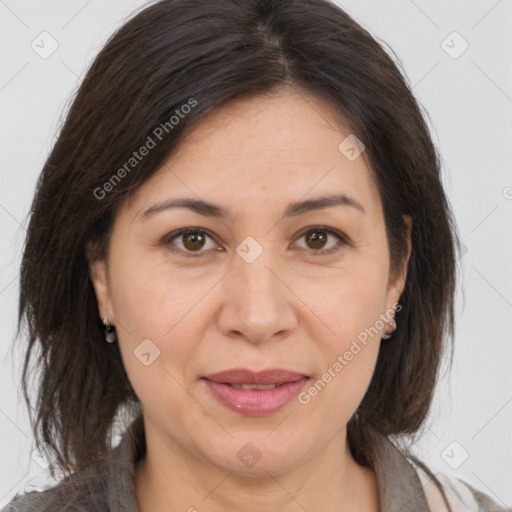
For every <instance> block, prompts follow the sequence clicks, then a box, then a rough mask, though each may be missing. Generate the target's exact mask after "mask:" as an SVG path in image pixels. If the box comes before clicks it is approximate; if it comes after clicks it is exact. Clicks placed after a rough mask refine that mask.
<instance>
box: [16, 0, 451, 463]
mask: <svg viewBox="0 0 512 512" xmlns="http://www.w3.org/2000/svg"><path fill="white" fill-rule="evenodd" d="M286 87H287V88H291V89H292V90H293V91H294V92H296V93H298V94H301V95H304V96H306V95H314V96H315V97H317V98H320V99H322V100H323V101H325V102H326V103H327V104H328V105H329V106H330V108H331V109H332V112H333V116H338V117H339V119H343V120H344V121H345V122H346V124H347V125H348V126H350V129H351V131H352V133H354V134H355V135H356V136H357V137H358V138H359V139H360V140H361V141H363V143H364V144H365V146H366V151H365V158H367V159H368V161H369V163H370V165H371V169H372V173H373V175H374V179H375V180H376V183H377V185H378V188H379V190H380V194H381V199H382V204H383V210H384V217H385V223H386V232H387V238H388V246H389V251H390V261H391V271H392V272H395V271H396V270H397V269H398V268H399V267H400V263H401V262H403V261H404V257H405V256H406V251H407V248H406V230H405V226H404V223H403V217H402V216H403V215H404V214H409V215H410V216H411V217H412V219H413V229H412V252H411V257H410V260H409V264H408V277H407V281H406V285H405V289H404V292H403V294H402V296H401V299H400V304H401V306H402V309H401V310H400V312H399V313H398V315H397V325H398V328H397V330H396V332H395V334H394V335H393V338H392V340H390V341H389V342H387V343H385V344H384V343H382V344H381V348H380V353H379V356H378V361H377V366H376V370H375V374H374V376H373V379H372V381H371V384H370V386H369V388H368V390H367V393H366V395H365V397H364V399H363V401H362V403H361V405H360V407H359V409H358V414H357V415H356V416H355V417H354V418H353V419H352V420H351V421H350V423H349V425H348V438H349V442H350V447H351V450H352V453H353V455H354V458H355V459H356V460H357V461H358V462H359V463H360V464H363V465H371V453H370V452H369V451H368V450H367V446H368V437H367V433H368V429H373V430H375V431H377V432H379V433H381V434H383V435H385V436H394V435H397V436H398V435H410V434H414V433H415V432H417V431H418V429H419V428H420V426H421V425H422V423H423V422H424V420H425V418H426V416H427V413H428V411H429V407H430V403H431V399H432V396H433V390H434V386H435V383H436V381H437V376H438V373H439V367H440V363H441V357H442V354H443V351H444V348H446V347H445V345H446V340H448V339H450V340H452V339H453V315H454V312H453V294H454V286H455V269H456V264H455V249H456V245H457V243H458V242H457V237H456V231H455V227H454V223H453V220H452V215H451V211H450V208H449V205H448V202H447V199H446V196H445V193H444V190H443V187H442V183H441V176H440V167H441V165H440V158H439V156H438V153H437V151H436V149H435V147H434V145H433V143H432V140H431V136H430V133H429V129H428V127H427V125H426V122H425V119H424V117H423V113H422V110H421V108H420V107H419V105H418V103H417V101H416V100H415V98H414V97H413V94H412V91H411V88H410V86H409V85H408V82H407V80H406V79H405V78H404V76H403V74H402V73H401V71H400V70H399V65H397V64H396V63H395V62H394V59H393V58H392V57H391V56H390V55H389V54H388V53H387V52H386V51H385V50H384V48H383V46H381V45H380V44H379V43H378V42H377V41H376V40H375V39H374V38H373V37H372V36H371V35H370V34H369V33H368V32H367V31H366V30H364V29H363V28H362V27H361V26H359V25H358V24H357V23H356V22H355V21H354V20H353V19H352V18H351V17H350V16H349V15H347V14H346V13H345V12H344V11H343V10H342V9H340V8H339V7H337V6H336V5H335V4H333V3H330V2H329V1H327V0H251V1H248V0H218V1H215V2H211V1H210V0H186V1H185V0H162V1H160V2H157V3H154V4H152V5H149V6H146V7H145V8H144V9H143V10H142V11H141V12H139V13H138V14H137V15H136V16H134V17H133V18H132V19H130V20H129V21H128V22H127V23H125V24H124V25H123V26H122V27H121V28H120V29H119V30H118V31H117V32H116V33H115V34H114V35H113V36H112V37H111V38H110V39H109V41H108V42H107V43H106V45H105V46H104V47H103V49H102V50H101V52H100V53H99V54H98V56H97V57H96V59H95V60H94V62H93V63H92V65H91V66H90V69H89V70H88V72H87V74H86V76H85V78H84V80H83V82H82V84H81V86H80V87H79V89H78V91H77V93H76V97H75V98H74V101H73V103H72V105H71V107H70V109H69V112H68V114H67V117H66V119H65V121H64V123H63V126H62V128H61V130H60V133H59V136H58V140H57V142H56V144H55V146H54V147H53V150H52V151H51V154H50V156H49V157H48V159H47V161H46V163H45V165H44V168H43V170H42V173H41V176H40V179H39V181H38V184H37V190H36V194H35V198H34V201H33V204H32V208H31V212H30V213H31V216H30V224H29V226H28V231H27V238H26V245H25V248H24V254H23V260H22V267H21V281H20V302H19V319H18V334H19V332H20V326H21V325H22V320H23V319H25V320H26V324H27V330H28V343H29V344H28V349H27V352H26V356H25V364H24V369H23V389H24V394H25V399H26V400H27V403H28V404H29V406H30V401H29V397H28V391H27V390H28V384H29V382H28V380H29V368H30V361H31V355H32V354H33V353H34V351H35V350H36V349H38V350H39V357H38V364H39V370H40V372H41V374H40V375H41V377H40V378H41V381H40V383H39V394H38V396H37V401H36V403H35V410H36V416H35V419H33V420H32V421H33V428H34V434H35V435H36V437H37V439H38V440H40V441H44V442H46V443H48V444H49V445H50V446H51V447H52V448H53V449H54V450H55V451H56V452H57V454H58V459H57V463H58V465H59V466H60V467H61V468H64V469H65V470H66V471H72V470H77V469H80V468H84V467H86V466H89V465H90V464H92V463H93V462H95V461H97V460H99V459H100V458H102V457H104V456H105V455H106V453H107V452H108V450H109V449H110V445H109V443H110V440H111V438H110V434H111V427H112V424H113V422H114V419H115V418H116V414H118V413H119V411H121V410H123V408H126V407H132V408H133V410H134V411H137V410H138V409H137V407H138V399H137V396H136V395H135V393H134V391H133V389H132V387H131V385H130V382H129V380H128V378H127V375H126V373H125V370H124V367H123V364H122V361H121V356H120V352H119V349H118V346H117V344H107V343H105V336H104V329H103V326H102V324H101V321H100V318H99V317H98V306H97V302H96V297H95V294H94V289H93V286H92V282H91V279H90V275H89V261H88V255H89V257H90V258H91V261H92V260H94V259H95V258H104V257H106V256H107V246H108V240H109V234H110V230H111V227H112V223H113V220H114V218H115V214H116V209H117V208H118V206H119V205H120V204H121V203H122V202H123V201H124V200H125V199H126V198H127V197H128V196H129V195H130V194H131V193H133V192H134V191H135V190H137V189H138V188H139V187H140V186H141V185H142V184H143V183H144V182H146V181H147V180H149V179H150V178H151V176H152V175H153V174H154V173H155V172H156V171H157V170H158V169H159V168H160V166H161V165H162V164H163V163H164V162H165V161H166V159H167V158H168V157H169V156H170V155H171V153H172V152H173V151H174V150H175V149H176V148H177V147H178V145H179V143H180V141H182V140H183V138H184V136H185V135H186V134H188V133H189V132H190V131H191V130H192V129H193V128H194V126H196V125H197V123H198V122H199V121H201V119H203V118H204V117H205V116H206V115H207V114H208V113H209V112H211V111H212V109H217V108H219V107H221V106H222V105H224V104H225V103H227V102H229V101H231V100H233V99H235V98H242V97H249V96H257V95H265V94H272V93H274V92H278V91H279V90H281V89H282V88H286ZM194 102H195V103H194ZM193 103H194V106H193V108H185V107H184V105H192V104H193ZM173 115H174V116H175V117H176V119H178V117H179V120H178V122H175V121H170V120H171V116H173ZM166 123H167V124H166ZM162 126H164V127H167V128H166V130H165V132H162V137H161V140H159V141H158V143H157V144H156V145H155V147H153V148H152V149H151V151H149V152H148V154H147V156H145V157H144V158H143V159H141V160H140V161H137V162H136V164H134V162H131V164H130V165H129V166H126V163H127V162H128V161H130V158H131V157H132V156H133V152H134V151H136V150H138V149H139V148H140V147H142V146H143V145H144V144H145V143H146V142H147V141H148V137H152V139H156V135H155V133H160V132H158V131H157V130H158V128H159V127H160V130H163V128H162ZM340 142H341V141H340ZM132 164H134V165H132ZM123 166H124V167H123ZM123 168H124V169H125V172H122V171H121V172H120V171H119V170H120V169H123ZM116 176H117V177H116ZM87 248H92V249H94V248H96V249H95V252H89V253H88V252H87V251H86V249H87ZM92 249H91V250H92ZM139 405H140V404H139Z"/></svg>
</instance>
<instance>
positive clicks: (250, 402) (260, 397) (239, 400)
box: [202, 377, 309, 416]
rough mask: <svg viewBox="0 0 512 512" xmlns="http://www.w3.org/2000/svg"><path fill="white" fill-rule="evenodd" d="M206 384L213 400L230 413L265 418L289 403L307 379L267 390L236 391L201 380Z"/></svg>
mask: <svg viewBox="0 0 512 512" xmlns="http://www.w3.org/2000/svg"><path fill="white" fill-rule="evenodd" d="M202 380H204V381H205V382H206V384H207V385H208V387H209V388H210V390H211V391H212V393H213V394H214V395H215V398H217V400H219V402H220V403H222V404H223V405H225V406H226V407H227V408H229V409H231V410H232V411H235V412H238V413H240V414H245V415H248V416H265V415H267V414H272V413H274V412H276V411H278V410H279V409H281V408H283V407H284V406H285V405H286V404H288V403H290V402H291V401H292V400H293V399H294V398H295V396H297V395H298V394H299V392H300V390H301V389H302V388H303V387H304V384H306V382H307V381H308V380H309V377H303V378H302V379H299V380H297V381H294V382H287V383H286V384H283V385H282V386H279V387H276V388H274V389H267V390H257V389H250V390H243V389H236V388H234V387H233V386H229V385H228V384H222V383H220V382H213V381H211V380H208V379H204V378H203V379H202Z"/></svg>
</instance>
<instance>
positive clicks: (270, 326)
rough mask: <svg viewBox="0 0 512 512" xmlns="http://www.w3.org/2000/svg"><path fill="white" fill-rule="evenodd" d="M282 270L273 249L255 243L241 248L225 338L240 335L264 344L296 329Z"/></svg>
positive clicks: (224, 326)
mask: <svg viewBox="0 0 512 512" xmlns="http://www.w3.org/2000/svg"><path fill="white" fill-rule="evenodd" d="M248 238H250V237H248ZM280 268H282V266H281V265H280V264H279V258H278V256H276V255H274V254H273V252H272V250H271V249H270V248H268V247H266V248H263V246H262V245H261V244H259V243H257V242H256V241H255V240H254V239H252V240H250V239H249V240H247V239H246V240H245V241H244V242H242V243H241V244H239V246H238V247H237V254H236V255H235V258H234V262H233V269H232V272H230V274H229V275H230V277H229V294H228V295H229V297H230V299H229V301H228V303H225V304H224V311H223V312H222V314H221V322H222V325H221V329H222V330H224V331H225V334H228V331H238V332H239V333H242V334H243V335H245V337H247V338H248V339H250V340H252V341H257V340H260V341H263V340H265V339H267V338H269V337H272V336H273V335H275V334H277V333H282V332H283V331H286V330H288V329H290V328H291V327H293V325H294V321H295V320H294V319H295V315H294V312H293V308H291V307H290V304H289V303H288V301H289V299H290V297H289V296H288V293H290V292H288V293H287V288H286V286H285V285H284V283H283V282H282V281H284V278H283V277H282V278H281V279H280V277H279V274H280V270H279V269H280ZM281 280H282V281H281Z"/></svg>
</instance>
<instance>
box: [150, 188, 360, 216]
mask: <svg viewBox="0 0 512 512" xmlns="http://www.w3.org/2000/svg"><path fill="white" fill-rule="evenodd" d="M333 206H349V207H351V208H354V209H356V210H358V211H360V212H362V213H365V210H364V208H363V206H362V205H361V203H359V202H358V201H356V200H355V199H354V198H352V197H350V196H347V195H346V194H336V195H328V196H320V197H315V198H313V199H307V200H305V201H298V202H296V203H291V204H289V205H288V207H287V208H286V210H285V212H284V217H285V218H287V217H297V216H299V215H304V214H306V213H310V212H314V211H318V210H323V209H325V208H332V207H333ZM180 207H181V208H188V209H189V210H192V211H193V212H196V213H198V214H200V215H203V216H205V217H214V218H218V219H228V220H233V214H232V213H231V212H230V211H229V210H227V209H226V208H224V207H223V206H220V205H218V204H214V203H209V202H207V201H202V200H200V199H193V198H188V197H177V198H174V199H167V200H165V201H161V202H159V203H156V204H154V205H153V206H151V207H150V208H148V209H147V210H146V211H145V212H144V213H142V214H141V215H140V220H141V221H145V220H147V219H149V218H150V217H152V216H153V215H155V214H157V213H160V212H163V211H165V210H169V209H172V208H180Z"/></svg>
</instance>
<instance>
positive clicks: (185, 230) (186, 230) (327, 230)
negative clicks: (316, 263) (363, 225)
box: [162, 225, 349, 258]
mask: <svg viewBox="0 0 512 512" xmlns="http://www.w3.org/2000/svg"><path fill="white" fill-rule="evenodd" d="M314 231H322V232H324V233H326V234H328V235H333V236H334V237H336V238H337V239H338V240H339V242H340V243H341V245H349V243H348V241H347V239H346V237H344V236H343V235H342V234H341V233H340V232H338V231H336V230H334V229H331V228H328V227H326V226H320V225H318V226H310V227H308V228H307V229H306V230H305V231H303V232H302V233H301V234H300V235H299V236H298V238H302V237H303V236H304V235H306V234H308V233H309V232H314ZM189 233H195V234H197V233H200V234H203V235H207V236H208V237H209V238H211V239H212V240H213V237H212V235H210V233H209V232H208V231H206V230H204V229H201V228H183V229H180V230H179V231H176V232H175V233H171V234H170V235H168V236H166V237H165V238H164V239H163V240H162V244H163V245H165V246H169V245H172V240H174V239H175V238H179V237H180V236H183V235H186V234H189ZM171 250H172V251H173V252H177V253H180V254H186V256H187V257H192V258H197V257H202V254H201V253H204V252H207V251H202V250H199V251H196V252H195V253H194V252H193V251H183V250H182V249H179V248H175V249H171ZM339 250H340V246H339V245H337V246H334V247H331V248H330V249H316V250H314V249H312V250H310V251H309V252H311V253H312V255H313V256H327V255H330V254H333V253H335V252H338V251H339Z"/></svg>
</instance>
